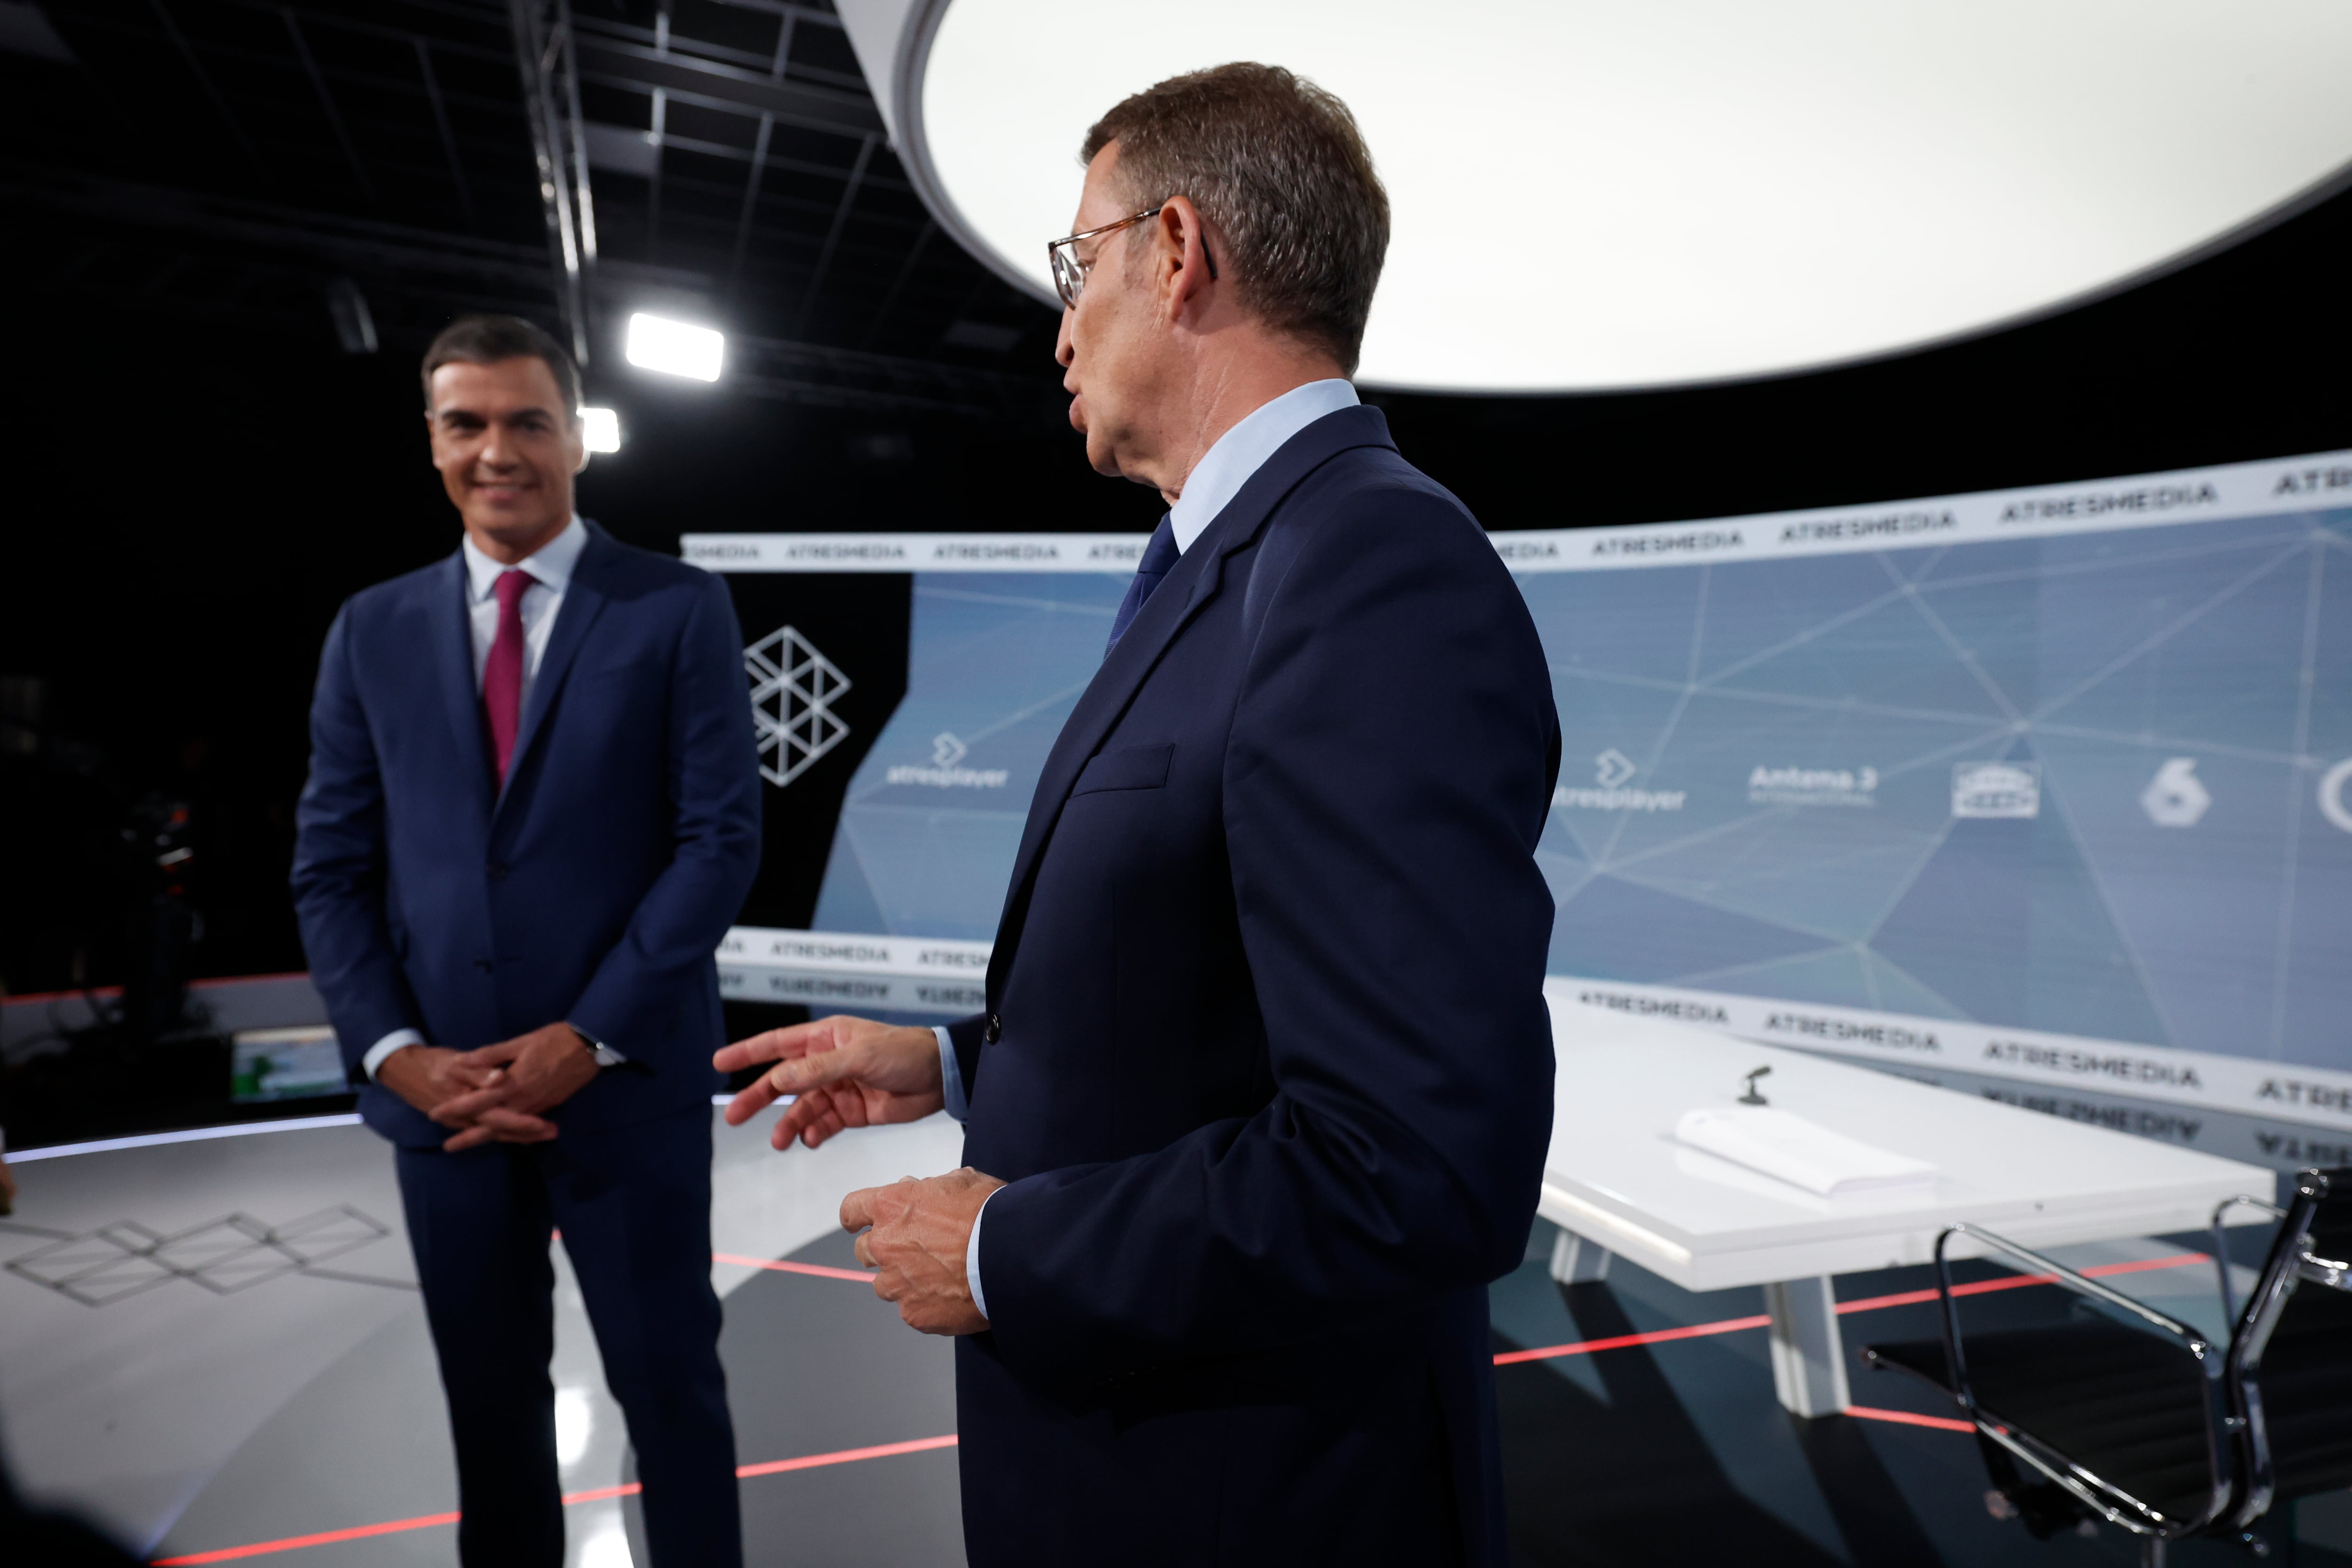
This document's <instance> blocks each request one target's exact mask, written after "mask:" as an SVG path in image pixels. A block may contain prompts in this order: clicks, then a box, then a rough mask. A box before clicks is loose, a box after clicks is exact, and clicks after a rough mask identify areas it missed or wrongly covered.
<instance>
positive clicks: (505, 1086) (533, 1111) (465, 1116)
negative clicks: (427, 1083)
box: [387, 1024, 596, 1154]
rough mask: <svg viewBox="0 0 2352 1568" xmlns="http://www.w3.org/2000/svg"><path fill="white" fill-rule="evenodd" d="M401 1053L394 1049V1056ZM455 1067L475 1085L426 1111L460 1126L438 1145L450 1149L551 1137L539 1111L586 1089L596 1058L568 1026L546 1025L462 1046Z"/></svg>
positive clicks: (548, 1123)
mask: <svg viewBox="0 0 2352 1568" xmlns="http://www.w3.org/2000/svg"><path fill="white" fill-rule="evenodd" d="M403 1054H404V1053H402V1052H399V1051H395V1052H394V1053H393V1059H394V1060H398V1059H399V1058H400V1057H401V1056H402V1055H403ZM387 1065H389V1064H387ZM458 1068H459V1070H462V1071H464V1072H467V1073H469V1074H471V1075H473V1076H474V1077H475V1078H476V1079H477V1081H478V1087H477V1088H475V1089H472V1090H471V1091H470V1092H468V1093H465V1094H460V1095H458V1096H457V1097H456V1098H455V1099H452V1100H444V1101H442V1102H441V1104H440V1105H438V1106H437V1107H435V1108H434V1109H432V1110H428V1111H427V1112H426V1114H427V1115H429V1116H431V1117H432V1118H433V1120H434V1121H438V1122H439V1123H441V1125H443V1126H444V1127H456V1128H458V1129H461V1131H459V1132H458V1133H457V1136H456V1137H454V1138H451V1139H450V1140H449V1141H448V1142H446V1143H444V1144H442V1145H441V1147H442V1148H444V1149H446V1150H447V1151H448V1152H451V1153H453V1154H455V1153H457V1152H460V1151H462V1150H467V1149H471V1148H473V1147H475V1146H476V1145H477V1144H481V1143H488V1142H490V1141H491V1140H493V1139H496V1140H497V1141H498V1142H501V1143H543V1142H547V1141H548V1140H549V1139H551V1138H552V1137H554V1136H555V1132H556V1128H555V1123H553V1122H552V1121H548V1120H547V1119H546V1118H545V1117H543V1116H541V1114H540V1112H541V1111H543V1110H552V1109H553V1108H554V1107H556V1106H559V1105H561V1104H562V1103H563V1102H564V1101H565V1100H569V1099H571V1098H572V1096H573V1095H575V1094H577V1093H579V1092H580V1091H581V1090H582V1089H584V1088H586V1087H587V1086H588V1084H589V1082H590V1081H591V1080H593V1079H594V1078H595V1076H596V1058H594V1057H593V1055H591V1054H590V1053H589V1049H588V1042H587V1041H585V1040H583V1039H582V1038H581V1037H580V1035H579V1033H578V1032H577V1031H576V1030H574V1029H573V1028H572V1026H571V1025H569V1024H549V1025H547V1026H545V1027H543V1028H538V1029H533V1030H532V1031H531V1032H530V1034H528V1035H518V1036H516V1037H514V1038H513V1039H511V1040H500V1041H499V1043H498V1044H497V1045H494V1046H484V1047H482V1048H481V1049H479V1050H478V1051H467V1052H466V1053H465V1055H464V1056H463V1058H460V1062H459V1064H458Z"/></svg>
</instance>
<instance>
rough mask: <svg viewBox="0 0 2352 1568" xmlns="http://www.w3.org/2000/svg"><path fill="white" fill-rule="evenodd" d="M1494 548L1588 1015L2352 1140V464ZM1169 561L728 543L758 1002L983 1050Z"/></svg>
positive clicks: (1562, 947)
mask: <svg viewBox="0 0 2352 1568" xmlns="http://www.w3.org/2000/svg"><path fill="white" fill-rule="evenodd" d="M1491 537H1492V539H1493V541H1494V543H1495V545H1496V549H1497V550H1498V551H1499V552H1501V554H1502V556H1503V558H1504V560H1505V561H1506V562H1507V563H1508V564H1509V565H1510V567H1511V569H1512V571H1513V572H1514V573H1515V574H1517V577H1518V581H1519V584H1520V586H1521V588H1522V589H1523V591H1524V592H1525V594H1526V595H1527V600H1528V607H1529V608H1530V609H1531V610H1532V611H1533V613H1534V616H1535V620H1536V625H1537V626H1538V628H1539V629H1540V631H1541V633H1542V636H1543V639H1544V644H1545V647H1546V648H1547V650H1548V652H1549V656H1550V664H1551V679H1552V685H1553V689H1554V692H1555V694H1556V696H1557V698H1558V700H1559V715H1560V724H1561V729H1562V731H1563V734H1564V736H1565V744H1566V753H1565V760H1564V762H1563V763H1562V775H1561V779H1560V785H1559V790H1558V791H1557V792H1556V794H1555V795H1554V796H1553V800H1552V810H1551V817H1550V821H1549V824H1548V826H1546V829H1545V832H1544V837H1543V842H1542V847H1541V850H1540V852H1539V854H1540V858H1541V860H1542V864H1543V869H1544V873H1545V875H1546V877H1547V878H1548V879H1549V881H1550V885H1551V889H1552V895H1553V898H1554V900H1555V901H1556V903H1557V904H1558V907H1559V915H1558V919H1557V921H1556V923H1555V925H1554V928H1553V932H1552V941H1551V954H1550V963H1549V969H1550V972H1551V973H1553V974H1554V975H1555V976H1559V977H1561V978H1562V979H1563V980H1564V981H1566V982H1568V983H1569V984H1570V990H1571V992H1572V994H1574V995H1575V996H1577V997H1578V998H1579V999H1580V1000H1581V1001H1582V1002H1583V1003H1585V1004H1586V1005H1590V1006H1594V1007H1600V1008H1611V1009H1619V1010H1625V1011H1633V1012H1638V1013H1644V1014H1651V1015H1657V1016H1668V1017H1674V1018H1679V1019H1684V1020H1686V1021H1688V1022H1691V1023H1694V1024H1697V1025H1701V1026H1706V1027H1710V1028H1715V1029H1720V1030H1726V1031H1728V1032H1731V1033H1733V1034H1737V1035H1739V1036H1743V1037H1748V1038H1751V1039H1757V1040H1764V1041H1769V1042H1772V1043H1776V1044H1788V1045H1796V1046H1802V1047H1812V1048H1816V1049H1824V1050H1831V1051H1836V1052H1840V1053H1843V1054H1847V1055H1857V1056H1865V1057H1873V1058H1881V1059H1895V1060H1900V1061H1906V1062H1910V1063H1913V1064H1915V1065H1917V1066H1920V1067H1923V1068H1942V1069H1947V1070H1955V1071H1967V1072H1970V1073H1976V1074H1982V1075H1990V1076H1994V1077H2000V1078H2010V1079H2039V1080H2042V1081H2043V1082H2059V1083H2068V1084H2077V1085H2086V1086H2095V1087H2097V1088H2102V1089H2109V1090H2113V1091H2116V1092H2121V1093H2126V1094H2130V1095H2135V1096H2139V1097H2143V1098H2149V1099H2157V1100H2171V1101H2175V1102H2179V1103H2185V1104H2195V1105H2204V1106H2208V1107H2210V1108H2212V1109H2216V1110H2236V1111H2242V1112H2246V1113H2249V1114H2253V1115H2259V1116H2266V1117H2276V1118H2284V1119H2287V1120H2292V1121H2306V1122H2317V1123H2321V1124H2332V1125H2336V1126H2340V1127H2344V1128H2347V1129H2352V1034H2347V1029H2346V1027H2345V1020H2346V1019H2347V1018H2352V453H2335V454H2327V455H2323V456H2319V457H2313V458H2295V459H2288V460H2281V461H2276V462H2264V463H2251V464H2240V465H2235V466H2231V467H2228V468H2210V469H2200V470H2195V471H2189V472H2182V473H2172V474H2163V475H2156V476H2149V477H2145V478H2140V479H2123V480H2111V481H2104V482H2099V483H2094V484H2084V485H2077V486H2065V487H2058V488H2053V489H2032V490H2016V491H2004V492H1994V493H1987V494H1980V495H1970V496H1956V497H1947V498H1942V499H1938V500H1922V501H1905V502H1897V503H1891V504H1888V505H1885V506H1878V507H1862V508H1852V509H1839V510H1822V511H1808V512H1793V513H1787V514H1780V515H1771V516H1759V517H1743V518H1732V519H1725V520H1720V521H1707V522H1696V523H1685V524H1662V525H1643V526H1638V527H1627V528H1615V529H1585V530H1574V531H1496V532H1495V533H1494V534H1492V535H1491ZM1141 546H1142V540H1141V538H1140V537H1139V536H1135V535H1116V536H1089V535H1076V536H1073V535H1034V536H1012V535H908V534H868V535H840V534H835V535H813V534H711V535H698V536H689V537H688V539H687V541H686V542H685V551H686V555H687V558H688V560H689V561H693V562H695V563H698V564H701V565H703V566H705V567H708V568H709V569H710V570H712V571H716V572H721V573H725V574H728V575H729V578H730V583H731V584H732V586H733V588H734V591H735V595H736V603H737V606H738V609H739V610H740V613H741V616H742V620H743V629H744V633H745V636H746V639H747V641H748V643H749V645H750V646H749V647H747V648H746V649H745V655H744V658H745V664H746V668H747V671H748V673H749V676H750V679H751V695H752V702H753V706H754V708H755V710H757V712H758V715H759V719H758V722H759V726H760V732H761V763H762V767H763V771H764V773H765V774H766V778H767V785H766V788H767V792H768V802H769V805H768V826H769V844H770V850H769V856H768V862H767V866H766V868H765V870H764V872H763V875H762V878H761V884H760V886H759V888H758V889H757V890H756V891H755V892H754V894H753V897H752V900H751V905H750V906H749V908H748V910H747V913H746V920H747V922H751V923H747V924H746V925H745V926H743V927H741V928H740V929H739V930H737V931H735V932H734V933H732V935H731V936H730V939H729V942H728V946H727V950H726V955H725V956H726V960H727V964H726V984H727V985H728V988H729V990H730V993H731V994H735V995H738V996H740V997H745V998H760V999H767V1000H773V1001H789V1002H800V1003H806V1004H809V1005H815V1006H819V1007H829V1006H835V1005H845V1006H846V1005H855V1006H860V1007H864V1008H866V1009H868V1010H875V1011H884V1012H894V1013H903V1014H906V1015H908V1016H917V1015H926V1016H945V1015H948V1014H953V1013H962V1012H965V1011H969V1010H971V1008H972V1007H974V1006H976V1005H978V998H979V975H980V973H981V971H982V969H983V968H984V967H985V964H986V955H987V951H988V950H987V942H988V939H989V937H990V936H991V934H992V932H993V931H994V929H995V924H996V918H997V913H998V910H999V906H1000V905H1001V903H1002V901H1003V895H1004V885H1005V880H1006V879H1007V877H1008V876H1009V875H1010V872H1011V868H1012V863H1013V851H1014V848H1015V847H1016V845H1017V844H1018V842H1019V839H1020V834H1021V826H1022V822H1023V819H1024V816H1025V814H1026V812H1027V809H1028V805H1029V797H1030V795H1031V793H1032V792H1033V791H1034V788H1035V787H1036V783H1037V776H1038V772H1039V769H1040V767H1041V766H1042V764H1043V763H1044V762H1045V753H1046V752H1047V750H1048V748H1049V747H1050V746H1051V745H1052V744H1053V741H1054V737H1055V734H1056V733H1057V732H1058V731H1059V730H1060V728H1061V725H1062V721H1063V719H1064V718H1065V716H1066V714H1067V713H1068V712H1069V710H1070V709H1071V707H1072V705H1073V704H1074V703H1075V702H1076V700H1077V698H1078V694H1079V693H1080V692H1081V691H1082V690H1084V689H1085V688H1086V685H1087V680H1088V679H1090V678H1091V676H1092V675H1093V672H1094V670H1095V668H1096V667H1097V665H1098V664H1099V663H1100V661H1101V658H1102V653H1103V644H1104V640H1105V638H1106V637H1107V635H1108V631H1109V627H1110V622H1111V616H1112V614H1113V612H1114V610H1115V609H1116V608H1117V606H1118V601H1119V598H1120V595H1121V594H1122V593H1123V592H1124V591H1125V588H1126V584H1127V579H1128V576H1129V574H1131V572H1132V571H1133V568H1134V563H1135V561H1136V560H1137V558H1138V556H1139V553H1140V551H1141ZM1397 721H1398V722H1399V723H1400V724H1410V723H1411V722H1412V715H1410V714H1407V713H1400V714H1399V715H1398V716H1397Z"/></svg>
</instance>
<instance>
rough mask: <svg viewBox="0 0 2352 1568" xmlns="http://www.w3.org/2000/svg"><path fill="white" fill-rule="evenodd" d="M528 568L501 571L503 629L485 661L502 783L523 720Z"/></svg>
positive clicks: (486, 706) (485, 699)
mask: <svg viewBox="0 0 2352 1568" xmlns="http://www.w3.org/2000/svg"><path fill="white" fill-rule="evenodd" d="M528 587H530V573H528V572H501V573H499V580H498V581H497V582H496V583H494V584H491V591H492V592H493V593H495V594H497V595H498V596H499V633H498V636H497V637H493V638H491V639H490V657H489V658H488V660H487V661H485V662H484V663H483V665H482V716H483V718H485V719H487V720H488V721H489V726H490V750H491V752H492V753H493V754H494V755H495V757H496V759H497V762H498V765H499V788H501V789H504V788H505V787H506V782H507V764H508V763H509V762H511V761H513V760H514V744H515V731H516V730H518V729H519V728H520V727H521V724H522V595H523V590H524V589H526V588H528Z"/></svg>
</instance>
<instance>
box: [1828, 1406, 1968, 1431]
mask: <svg viewBox="0 0 2352 1568" xmlns="http://www.w3.org/2000/svg"><path fill="white" fill-rule="evenodd" d="M1845 1413H1846V1414H1847V1415H1858V1416H1860V1417H1861V1418H1862V1419H1863V1420H1864V1421H1892V1422H1894V1423H1895V1425H1896V1426H1933V1427H1934V1428H1935V1429H1936V1430H1937V1431H1938V1432H1973V1431H1975V1430H1976V1426H1975V1425H1974V1424H1973V1423H1971V1422H1967V1421H1955V1420H1953V1419H1952V1418H1951V1417H1950V1416H1948V1415H1913V1414H1912V1413H1911V1412H1909V1411H1908V1410H1876V1409H1873V1408H1872V1407H1871V1406H1869V1405H1847V1406H1846V1407H1845Z"/></svg>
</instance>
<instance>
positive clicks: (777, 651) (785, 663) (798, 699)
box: [743, 626, 849, 788]
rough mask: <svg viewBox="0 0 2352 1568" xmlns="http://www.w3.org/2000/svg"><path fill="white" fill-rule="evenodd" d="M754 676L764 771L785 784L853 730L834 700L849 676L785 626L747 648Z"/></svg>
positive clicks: (747, 667) (746, 662)
mask: <svg viewBox="0 0 2352 1568" xmlns="http://www.w3.org/2000/svg"><path fill="white" fill-rule="evenodd" d="M743 670H744V673H745V674H747V675H749V676H750V677H751V722H752V725H753V727H754V728H755V729H756V730H757V731H758V732H759V737H760V776H761V777H762V778H764V779H766V780H767V781H768V782H769V783H770V784H774V785H776V786H777V787H778V788H782V786H783V785H785V784H790V783H792V782H793V780H794V779H796V778H798V777H800V776H801V774H802V773H804V772H806V771H807V769H808V766H809V764H810V763H814V762H815V761H816V760H817V759H818V758H819V757H821V756H823V755H824V754H825V753H826V752H829V751H831V750H833V749H834V747H835V746H837V745H839V744H840V743H841V740H842V737H843V736H845V735H846V734H848V733H849V726H848V725H846V724H845V723H843V722H842V721H841V720H840V719H839V718H837V717H836V716H835V713H834V711H833V704H834V702H835V700H836V699H838V698H839V697H840V696H841V694H842V693H843V692H845V691H846V690H848V689H849V677H847V676H845V675H844V674H842V673H841V670H840V668H839V667H838V666H836V665H835V663H834V662H833V660H831V659H829V658H825V657H824V655H823V654H821V653H819V652H817V650H816V647H815V645H814V644H813V643H811V642H810V641H809V640H808V639H807V638H806V637H803V636H801V634H800V633H798V632H796V631H794V630H793V628H792V627H790V626H779V627H777V628H776V629H775V630H774V631H772V632H770V633H769V634H768V635H767V636H766V637H761V639H760V640H759V641H758V642H755V643H753V644H752V645H751V647H747V648H745V649H744V650H743Z"/></svg>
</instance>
